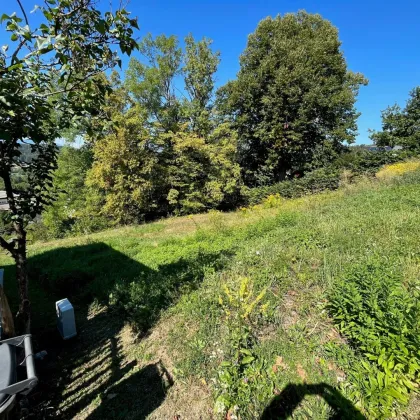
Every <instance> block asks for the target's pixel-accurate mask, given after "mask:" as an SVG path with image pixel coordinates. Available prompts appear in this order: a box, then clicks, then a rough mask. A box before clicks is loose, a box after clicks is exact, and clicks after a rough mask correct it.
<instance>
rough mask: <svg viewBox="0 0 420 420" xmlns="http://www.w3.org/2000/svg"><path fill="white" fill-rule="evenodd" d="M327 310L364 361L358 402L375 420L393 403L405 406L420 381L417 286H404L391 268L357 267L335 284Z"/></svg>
mask: <svg viewBox="0 0 420 420" xmlns="http://www.w3.org/2000/svg"><path fill="white" fill-rule="evenodd" d="M329 310H330V313H331V315H332V317H333V319H334V321H335V323H336V324H337V326H338V328H339V329H340V332H341V333H342V334H343V335H344V336H345V337H347V338H348V339H349V340H350V344H352V345H353V346H354V348H355V349H356V351H357V353H360V354H361V356H362V357H363V359H362V366H363V370H364V375H362V378H363V379H362V381H359V386H360V389H359V390H358V392H360V394H361V395H360V397H361V398H363V397H364V399H366V400H367V401H368V407H367V408H368V410H370V411H371V414H372V415H373V416H374V417H375V418H380V417H383V416H389V415H391V414H392V413H393V411H394V409H395V402H398V403H402V404H406V403H407V402H408V400H409V392H410V391H411V390H414V389H416V385H415V383H416V381H417V380H418V379H419V377H420V288H419V287H418V284H417V285H416V284H404V279H403V278H402V274H401V271H400V270H398V267H397V266H395V265H392V264H383V262H382V261H377V260H374V261H371V262H369V263H367V264H360V265H357V266H354V267H353V268H351V269H350V270H349V271H348V272H346V273H345V274H344V275H343V277H342V278H341V279H340V280H339V282H338V283H337V284H336V286H335V287H334V292H333V293H332V295H331V296H330V304H329ZM350 369H351V367H350ZM360 384H361V385H360Z"/></svg>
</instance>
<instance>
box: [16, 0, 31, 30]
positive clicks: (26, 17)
mask: <svg viewBox="0 0 420 420" xmlns="http://www.w3.org/2000/svg"><path fill="white" fill-rule="evenodd" d="M16 1H17V2H18V4H19V7H20V10H22V13H23V16H24V18H25V22H26V24H27V25H28V26H29V21H28V16H26V12H25V9H24V8H23V6H22V3H21V2H20V0H16Z"/></svg>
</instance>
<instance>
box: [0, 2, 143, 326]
mask: <svg viewBox="0 0 420 420" xmlns="http://www.w3.org/2000/svg"><path fill="white" fill-rule="evenodd" d="M17 4H18V6H19V12H18V13H14V14H12V15H10V16H8V15H6V14H3V15H2V16H1V17H0V22H1V23H3V25H5V29H6V31H7V32H9V34H10V44H9V45H8V46H4V47H3V48H2V50H1V52H0V92H1V93H0V103H1V107H0V177H1V178H2V179H3V181H4V186H5V190H6V193H7V200H8V203H9V207H10V212H9V213H8V218H9V219H10V220H11V222H12V225H13V231H14V235H13V237H12V238H11V239H10V240H7V239H6V238H5V237H0V245H1V246H2V247H3V248H4V249H5V250H7V251H8V252H10V254H11V255H12V257H13V258H14V260H15V262H16V276H17V282H18V290H19V296H20V306H19V313H18V315H19V320H21V325H22V329H23V330H25V331H29V329H30V301H29V295H28V273H27V257H26V226H27V224H28V222H29V221H31V220H32V219H34V218H35V217H36V215H38V214H40V213H41V212H42V210H43V208H44V207H45V205H46V204H48V203H49V202H51V201H52V200H53V198H54V197H53V195H52V194H51V188H50V187H51V186H52V174H51V172H52V171H53V170H54V169H55V167H56V159H57V148H56V145H55V140H56V139H57V138H58V137H60V134H61V132H62V130H64V129H68V128H69V127H71V126H72V125H75V124H81V122H82V121H88V120H89V116H91V115H92V114H95V112H96V110H97V108H98V105H99V104H100V103H101V101H102V100H103V99H104V96H105V93H106V91H107V90H108V86H107V85H106V84H104V83H103V78H100V77H97V75H98V74H100V73H101V72H103V71H105V70H107V69H109V68H113V67H115V66H116V65H118V64H120V63H121V62H120V58H119V56H118V53H117V50H119V51H120V52H122V53H128V54H130V53H131V51H132V50H133V49H134V48H136V47H137V43H136V41H135V40H134V39H133V28H137V21H136V19H132V18H130V16H129V13H128V12H127V11H126V10H124V9H119V10H117V11H116V12H115V13H111V12H106V13H105V14H104V15H103V14H101V12H100V11H99V10H97V9H96V8H95V1H94V0H45V2H44V4H43V5H42V6H40V7H37V9H38V13H39V14H40V17H39V20H38V21H39V22H40V24H39V26H37V27H33V26H32V24H31V22H30V21H29V19H28V14H27V13H26V11H25V9H24V8H23V7H22V4H21V2H20V1H17ZM21 143H27V144H29V145H30V147H31V149H32V151H33V152H34V154H35V157H34V158H33V159H32V161H31V163H30V164H29V165H22V162H21V159H20V154H21V150H20V146H19V145H20V144H21ZM16 165H17V166H20V167H21V168H22V170H23V171H24V172H25V174H26V177H27V180H28V184H29V185H28V187H27V188H26V189H17V188H15V187H14V185H13V182H12V179H11V171H12V168H13V167H14V166H16Z"/></svg>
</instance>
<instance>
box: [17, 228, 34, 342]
mask: <svg viewBox="0 0 420 420" xmlns="http://www.w3.org/2000/svg"><path fill="white" fill-rule="evenodd" d="M18 229H19V230H18V237H17V248H16V250H15V252H14V255H13V258H14V259H15V263H16V280H17V283H18V290H19V301H20V303H19V311H18V313H17V315H16V320H17V325H18V328H19V331H20V332H21V333H23V334H29V332H30V330H31V303H30V301H29V291H28V283H29V281H28V264H27V258H26V232H25V230H24V229H23V227H22V226H19V228H18Z"/></svg>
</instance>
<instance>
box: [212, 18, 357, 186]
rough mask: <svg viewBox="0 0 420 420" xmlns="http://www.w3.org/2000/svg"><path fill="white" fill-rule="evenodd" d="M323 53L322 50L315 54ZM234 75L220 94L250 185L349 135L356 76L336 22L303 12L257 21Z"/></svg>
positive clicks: (296, 166)
mask: <svg viewBox="0 0 420 420" xmlns="http://www.w3.org/2000/svg"><path fill="white" fill-rule="evenodd" d="M321 51H322V53H320V52H321ZM240 62H241V68H240V71H239V73H238V78H237V80H235V81H233V82H229V83H228V84H227V85H226V86H224V87H222V88H221V89H220V90H219V92H218V101H217V103H218V108H219V111H220V112H221V113H223V114H225V115H226V117H227V118H229V119H230V120H232V121H233V123H234V127H235V128H236V129H237V130H238V134H239V142H240V143H239V151H240V154H239V159H240V162H241V164H242V166H243V167H244V168H245V169H244V178H245V181H246V183H247V184H248V185H249V186H255V185H265V184H272V183H274V182H278V181H281V180H283V179H284V178H285V177H286V174H287V171H292V172H293V171H295V170H303V169H306V167H307V166H308V164H311V163H312V161H313V160H314V159H315V157H316V156H315V154H316V150H317V147H320V146H323V145H324V144H325V143H329V148H330V149H331V150H332V151H333V153H332V155H334V152H335V151H339V150H340V147H341V143H342V142H343V141H347V142H349V143H351V142H353V141H354V137H355V133H356V119H357V117H358V113H357V112H356V110H355V108H354V103H355V101H356V96H357V92H358V88H359V86H360V84H364V83H365V79H364V78H363V77H362V76H361V75H356V74H350V73H349V72H348V70H347V66H346V62H345V59H344V56H343V53H342V51H340V42H339V39H338V34H337V30H336V28H335V27H334V26H333V25H332V24H331V23H330V22H329V21H327V20H325V19H322V17H321V16H319V15H312V14H309V13H306V12H304V11H300V12H298V13H296V14H286V15H284V16H277V17H275V18H271V17H269V18H266V19H264V20H262V21H261V22H260V23H259V25H258V27H257V29H256V30H255V32H254V33H253V34H251V35H250V36H249V38H248V44H247V47H246V49H245V51H244V52H243V54H242V56H241V60H240Z"/></svg>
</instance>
